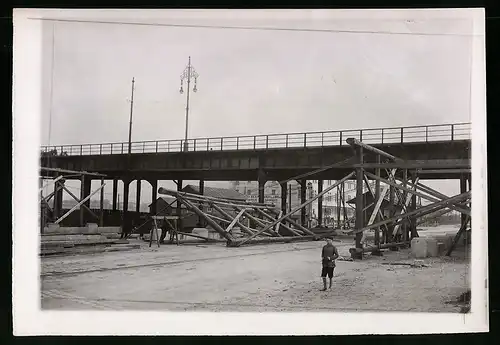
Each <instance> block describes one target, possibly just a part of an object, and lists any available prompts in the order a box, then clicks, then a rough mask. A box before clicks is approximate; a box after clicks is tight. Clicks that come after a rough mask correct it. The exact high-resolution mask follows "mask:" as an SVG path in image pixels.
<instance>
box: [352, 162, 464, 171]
mask: <svg viewBox="0 0 500 345" xmlns="http://www.w3.org/2000/svg"><path fill="white" fill-rule="evenodd" d="M358 167H361V168H364V169H376V168H380V169H409V170H414V169H461V168H464V169H470V168H471V160H470V159H441V160H437V159H436V160H406V161H402V162H389V163H363V164H353V165H350V166H348V168H358Z"/></svg>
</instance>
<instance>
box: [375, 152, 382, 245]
mask: <svg viewBox="0 0 500 345" xmlns="http://www.w3.org/2000/svg"><path fill="white" fill-rule="evenodd" d="M376 162H377V163H378V164H380V155H377V160H376ZM375 175H377V176H378V177H380V168H377V169H375ZM378 199H380V180H376V181H375V202H377V201H378ZM380 220H381V219H380V216H379V213H378V212H377V214H376V215H375V223H378V222H379V221H380ZM379 244H380V227H378V228H376V229H375V245H376V246H378V245H379ZM376 254H380V251H376Z"/></svg>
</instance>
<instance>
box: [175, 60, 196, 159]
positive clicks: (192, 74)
mask: <svg viewBox="0 0 500 345" xmlns="http://www.w3.org/2000/svg"><path fill="white" fill-rule="evenodd" d="M191 78H194V88H193V92H197V91H198V89H197V88H196V84H197V81H198V73H197V72H196V70H195V69H194V67H193V66H192V65H191V56H190V57H189V61H188V65H187V66H186V68H185V69H184V72H182V74H181V88H180V90H179V92H180V93H181V94H183V93H184V90H183V88H182V86H183V84H184V80H186V81H187V92H186V130H185V133H184V147H183V150H184V151H188V124H189V91H190V85H191Z"/></svg>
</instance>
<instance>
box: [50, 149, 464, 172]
mask: <svg viewBox="0 0 500 345" xmlns="http://www.w3.org/2000/svg"><path fill="white" fill-rule="evenodd" d="M373 146H374V147H376V148H379V149H381V150H383V151H384V152H387V153H389V154H391V155H394V156H396V157H399V158H401V159H403V160H404V161H403V162H397V163H395V162H392V163H389V162H387V163H384V162H382V163H380V164H379V165H377V164H376V163H375V161H374V160H372V161H370V160H367V161H365V162H364V164H363V168H364V169H365V170H366V171H369V172H374V171H375V168H377V167H379V168H381V169H382V176H386V175H384V171H385V170H384V168H385V169H390V168H399V169H409V170H418V169H426V170H432V171H435V172H434V173H433V172H432V171H429V172H428V173H426V174H425V175H422V176H421V178H422V179H454V178H460V175H461V174H462V173H463V171H462V169H470V168H471V163H470V141H469V140H463V141H453V142H450V141H446V142H428V143H407V144H384V145H373ZM353 155H354V151H353V149H352V148H351V147H350V146H348V145H346V146H334V147H318V148H310V147H308V148H300V149H296V148H294V149H273V150H247V151H244V150H240V151H223V152H220V151H209V152H186V153H183V152H181V153H145V154H132V155H130V156H128V155H121V154H113V155H92V156H54V157H42V159H41V165H42V166H43V167H50V168H58V169H68V170H78V171H92V172H97V173H101V174H105V175H106V176H108V177H109V178H110V179H111V178H118V179H119V178H127V179H132V180H134V179H144V180H153V179H155V180H170V179H172V180H205V181H217V180H218V181H251V180H257V179H258V177H259V174H262V173H264V174H265V179H266V180H285V179H287V178H290V177H292V176H296V175H299V174H302V173H307V172H310V171H313V170H316V169H319V168H323V167H328V166H331V165H333V164H337V166H335V167H333V168H332V169H328V170H325V171H323V172H319V173H318V174H315V175H314V179H330V180H335V179H340V178H342V177H344V176H345V175H346V174H347V173H348V172H350V171H352V169H355V168H356V167H359V165H358V164H357V162H356V160H353V159H352V157H353ZM349 159H351V160H349ZM441 169H449V170H448V171H449V172H442V171H437V170H441ZM457 169H458V170H457Z"/></svg>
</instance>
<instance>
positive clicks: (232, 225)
mask: <svg viewBox="0 0 500 345" xmlns="http://www.w3.org/2000/svg"><path fill="white" fill-rule="evenodd" d="M243 213H245V209H243V210H241V211H240V213H238V215H237V216H236V217H234V219H233V221H232V222H231V224H229V226H228V227H227V228H226V232H230V231H231V230H232V229H233V227H234V225H235V224H236V223H238V225H240V227H241V225H242V224H241V223H240V222H238V219H240V217H241V216H242V215H243Z"/></svg>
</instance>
